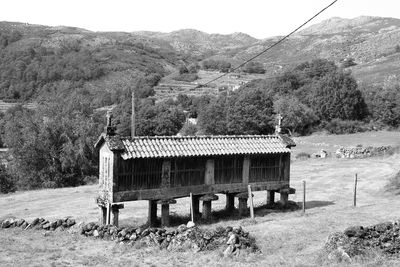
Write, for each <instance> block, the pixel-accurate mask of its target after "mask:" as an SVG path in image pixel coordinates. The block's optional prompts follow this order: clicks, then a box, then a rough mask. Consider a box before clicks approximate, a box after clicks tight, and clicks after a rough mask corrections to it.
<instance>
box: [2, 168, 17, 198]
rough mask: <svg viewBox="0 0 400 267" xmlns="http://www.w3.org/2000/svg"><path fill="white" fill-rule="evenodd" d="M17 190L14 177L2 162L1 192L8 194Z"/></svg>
mask: <svg viewBox="0 0 400 267" xmlns="http://www.w3.org/2000/svg"><path fill="white" fill-rule="evenodd" d="M14 191H15V183H14V180H13V179H12V177H11V176H10V175H9V174H8V173H7V170H6V167H5V166H4V165H3V164H0V192H1V193H4V194H7V193H10V192H14Z"/></svg>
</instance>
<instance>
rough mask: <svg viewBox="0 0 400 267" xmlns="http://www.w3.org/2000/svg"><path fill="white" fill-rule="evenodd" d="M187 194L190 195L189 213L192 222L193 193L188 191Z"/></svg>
mask: <svg viewBox="0 0 400 267" xmlns="http://www.w3.org/2000/svg"><path fill="white" fill-rule="evenodd" d="M189 196H190V215H191V219H192V222H194V205H193V194H192V193H189Z"/></svg>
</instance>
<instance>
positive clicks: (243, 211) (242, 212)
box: [236, 192, 253, 216]
mask: <svg viewBox="0 0 400 267" xmlns="http://www.w3.org/2000/svg"><path fill="white" fill-rule="evenodd" d="M252 195H253V194H252ZM236 197H237V198H238V199H239V216H246V215H247V214H248V213H249V209H248V208H247V199H248V198H249V193H248V192H243V193H239V194H237V195H236Z"/></svg>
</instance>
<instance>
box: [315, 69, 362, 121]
mask: <svg viewBox="0 0 400 267" xmlns="http://www.w3.org/2000/svg"><path fill="white" fill-rule="evenodd" d="M310 102H311V104H312V107H313V109H314V111H315V112H316V114H317V115H318V116H319V118H320V119H321V120H325V121H330V120H332V119H334V118H338V119H342V120H361V119H363V118H365V116H366V115H367V109H366V105H365V102H364V99H363V96H362V94H361V92H360V91H359V90H358V89H357V82H356V80H355V79H354V78H353V76H352V75H351V74H350V73H349V72H343V71H342V70H337V71H335V72H333V73H331V74H330V75H325V76H324V77H322V78H320V80H318V81H317V82H314V83H313V84H312V95H311V99H310Z"/></svg>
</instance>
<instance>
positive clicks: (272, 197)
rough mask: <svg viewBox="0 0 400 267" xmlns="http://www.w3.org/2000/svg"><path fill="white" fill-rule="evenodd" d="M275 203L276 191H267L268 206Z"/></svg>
mask: <svg viewBox="0 0 400 267" xmlns="http://www.w3.org/2000/svg"><path fill="white" fill-rule="evenodd" d="M274 203H275V191H271V190H267V206H271V205H273V204H274Z"/></svg>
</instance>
